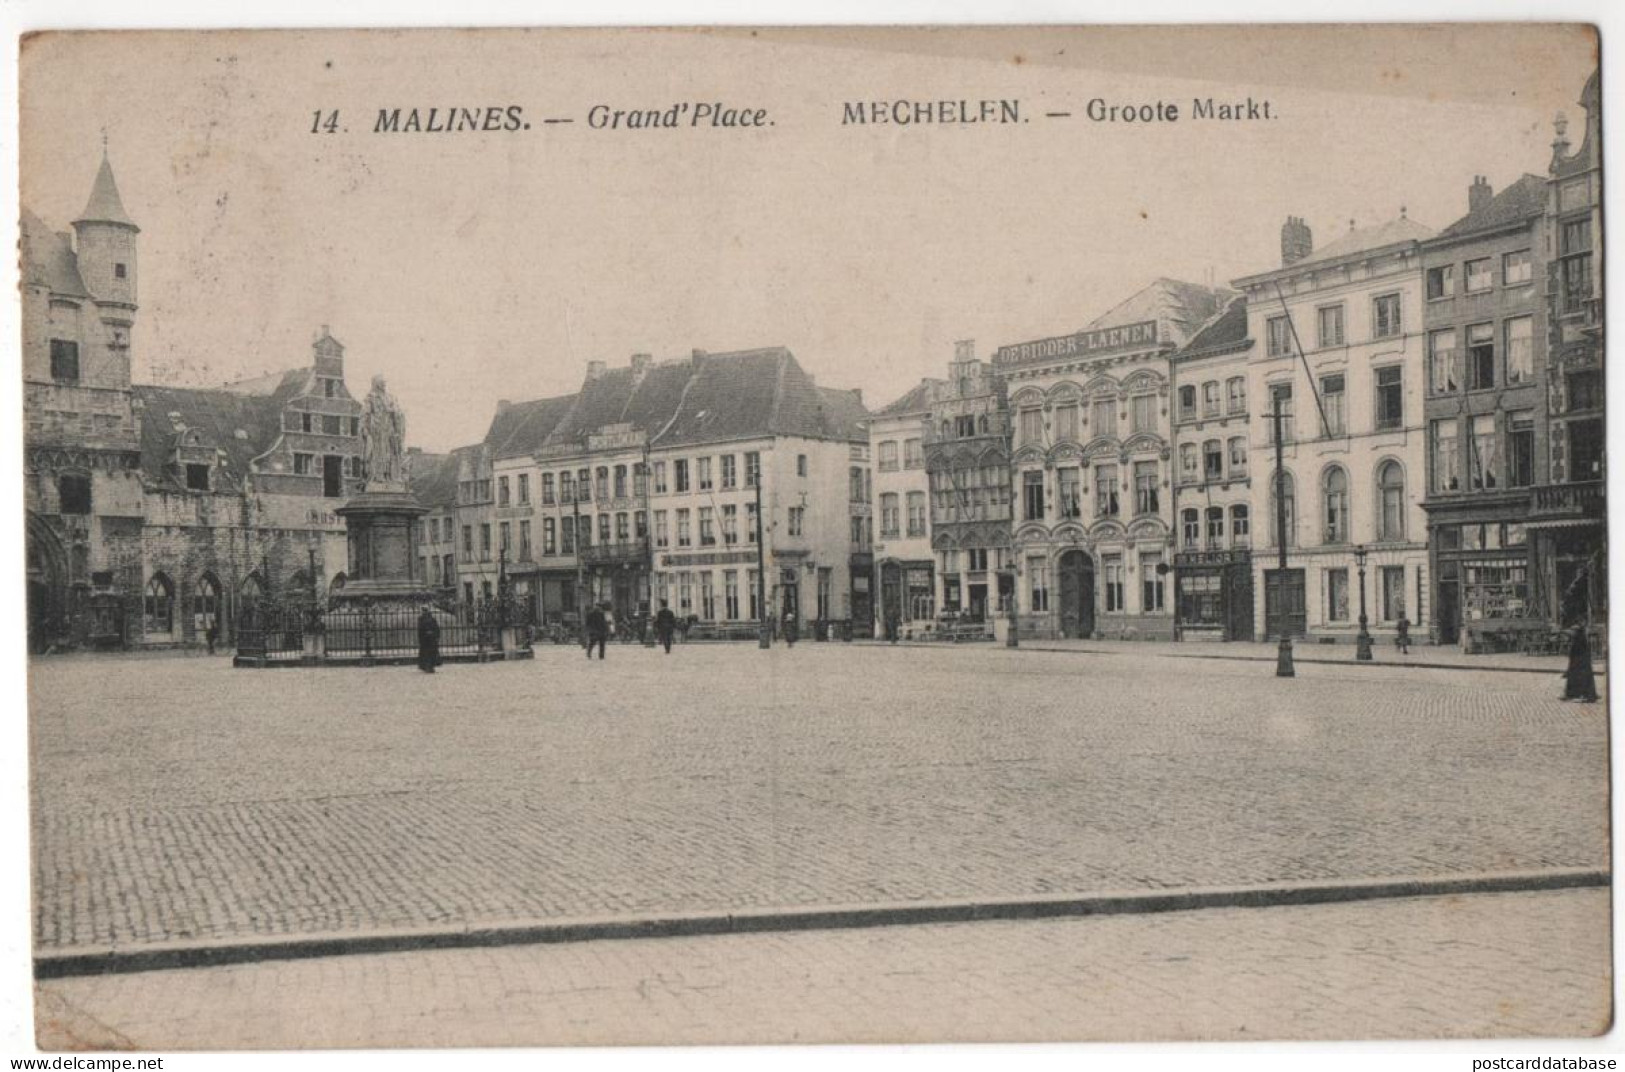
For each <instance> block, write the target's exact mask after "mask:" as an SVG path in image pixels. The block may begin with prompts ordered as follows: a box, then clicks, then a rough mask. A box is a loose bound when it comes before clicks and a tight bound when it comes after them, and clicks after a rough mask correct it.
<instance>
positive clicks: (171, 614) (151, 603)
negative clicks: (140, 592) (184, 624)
mask: <svg viewBox="0 0 1625 1072" xmlns="http://www.w3.org/2000/svg"><path fill="white" fill-rule="evenodd" d="M141 609H142V618H143V620H142V629H143V631H144V632H146V633H148V634H149V635H152V634H156V635H163V634H167V633H172V632H174V630H175V586H174V585H173V584H171V583H170V581H169V578H168V577H167V576H166V575H164V574H162V573H154V574H153V575H152V580H150V581H148V582H147V592H146V598H145V599H144V600H143V602H142V608H141Z"/></svg>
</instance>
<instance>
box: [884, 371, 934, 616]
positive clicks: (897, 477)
mask: <svg viewBox="0 0 1625 1072" xmlns="http://www.w3.org/2000/svg"><path fill="white" fill-rule="evenodd" d="M947 389H948V382H947V381H946V380H937V379H923V380H921V381H920V382H919V383H918V384H917V385H916V386H915V387H914V388H913V389H911V390H910V391H908V393H906V394H904V395H903V396H902V397H901V398H899V399H897V400H896V401H895V402H893V403H891V404H890V405H888V406H884V407H882V408H881V409H879V410H877V411H876V412H875V413H874V414H873V416H871V417H870V419H869V459H870V462H871V464H872V466H873V469H874V489H873V495H872V496H871V498H872V501H873V504H874V530H875V575H876V578H877V583H878V585H879V599H878V601H877V604H876V608H875V625H876V631H875V632H876V635H877V636H885V635H886V625H887V623H888V622H895V623H896V626H897V631H898V635H899V636H900V637H902V636H913V635H914V633H915V632H916V631H917V630H920V629H923V628H924V627H925V625H926V624H927V623H930V622H932V621H933V620H934V619H935V618H936V605H937V599H936V560H935V557H934V555H933V552H932V546H931V507H930V501H931V482H930V476H929V474H928V472H927V471H926V465H925V439H926V433H927V431H928V429H929V426H930V424H931V409H932V405H933V404H934V403H935V402H936V401H937V400H939V399H940V398H942V397H943V395H944V393H945V392H946V391H947Z"/></svg>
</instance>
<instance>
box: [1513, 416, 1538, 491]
mask: <svg viewBox="0 0 1625 1072" xmlns="http://www.w3.org/2000/svg"><path fill="white" fill-rule="evenodd" d="M1507 427H1508V429H1509V432H1508V434H1507V484H1508V485H1510V486H1511V487H1514V488H1527V487H1529V486H1530V485H1531V484H1533V483H1534V482H1535V415H1534V413H1533V412H1532V411H1530V410H1524V411H1522V412H1519V413H1509V414H1507Z"/></svg>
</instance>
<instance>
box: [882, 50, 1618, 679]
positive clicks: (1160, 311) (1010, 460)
mask: <svg viewBox="0 0 1625 1072" xmlns="http://www.w3.org/2000/svg"><path fill="white" fill-rule="evenodd" d="M1581 104H1582V106H1583V107H1584V109H1585V112H1586V124H1585V134H1584V138H1583V141H1582V142H1581V144H1580V146H1579V147H1578V149H1574V148H1573V146H1572V145H1571V143H1570V142H1569V141H1568V140H1567V138H1566V134H1565V130H1564V127H1563V125H1562V123H1561V121H1560V122H1559V130H1558V137H1557V140H1556V141H1555V142H1554V144H1553V155H1552V161H1551V166H1550V169H1549V175H1548V176H1547V177H1545V178H1542V177H1538V176H1533V175H1525V176H1522V177H1520V178H1519V179H1518V180H1517V181H1516V182H1514V183H1512V184H1511V185H1509V186H1508V187H1506V188H1505V189H1504V190H1502V191H1501V192H1500V193H1496V192H1495V191H1494V190H1493V189H1492V188H1491V186H1490V184H1489V183H1488V181H1487V179H1485V178H1483V177H1475V178H1474V181H1473V183H1472V185H1471V186H1470V188H1469V190H1468V197H1467V212H1466V214H1465V215H1464V216H1462V217H1461V218H1460V219H1459V220H1457V221H1455V222H1454V223H1452V224H1451V225H1449V226H1448V227H1446V228H1444V229H1443V230H1441V231H1439V232H1437V233H1435V232H1434V231H1432V230H1430V229H1429V228H1427V227H1424V226H1422V225H1421V224H1418V223H1416V222H1415V221H1413V220H1410V219H1408V218H1406V216H1405V213H1404V212H1403V211H1402V212H1401V214H1400V217H1399V218H1398V219H1395V220H1391V221H1389V222H1387V223H1383V224H1380V225H1377V226H1374V227H1366V228H1355V227H1354V226H1353V224H1352V223H1351V224H1350V229H1349V231H1348V232H1347V233H1346V234H1343V235H1341V236H1339V237H1338V238H1336V239H1335V240H1333V241H1331V242H1329V243H1327V244H1325V245H1324V246H1322V247H1320V248H1318V249H1317V248H1316V247H1315V245H1314V239H1313V235H1312V233H1311V231H1310V228H1309V226H1308V225H1307V224H1306V223H1305V222H1304V221H1303V220H1301V219H1299V218H1296V217H1291V218H1288V220H1287V222H1286V224H1285V225H1284V226H1283V227H1282V230H1281V263H1280V265H1279V266H1278V267H1276V268H1272V269H1270V270H1268V271H1263V272H1258V273H1254V274H1251V275H1248V276H1246V277H1243V278H1241V279H1238V280H1236V281H1235V282H1234V284H1233V286H1234V288H1235V289H1234V290H1225V289H1221V288H1214V287H1204V286H1198V285H1195V284H1190V283H1181V282H1178V281H1175V280H1168V279H1163V280H1158V281H1157V282H1155V283H1153V284H1152V285H1151V286H1150V287H1148V288H1146V289H1145V290H1143V291H1141V292H1140V293H1138V294H1136V295H1135V296H1134V297H1132V298H1130V299H1129V300H1128V301H1127V302H1124V303H1123V304H1122V305H1119V306H1118V307H1116V308H1114V309H1113V310H1111V311H1110V312H1108V313H1106V314H1105V315H1103V316H1101V317H1099V318H1097V319H1096V320H1095V321H1093V322H1092V323H1090V324H1089V325H1088V326H1086V327H1085V328H1084V329H1082V330H1080V331H1077V332H1075V333H1073V334H1070V335H1062V336H1056V337H1050V338H1043V339H1037V340H1034V341H1030V342H1023V343H1018V344H1014V345H1010V346H1004V347H1001V348H999V350H998V351H997V352H996V353H995V354H994V356H993V358H992V360H991V361H989V362H982V361H978V360H977V359H976V357H975V353H974V346H973V345H972V344H970V343H968V342H964V343H960V344H958V348H957V350H956V353H955V355H954V360H953V361H952V362H951V363H950V365H949V369H948V373H949V374H948V377H947V378H946V379H927V380H922V381H921V382H920V384H919V385H918V386H917V387H915V388H914V389H913V390H911V391H909V392H908V393H907V394H905V395H904V396H903V397H902V398H900V399H898V400H897V401H896V402H894V403H892V404H891V405H889V406H886V407H884V408H883V409H881V410H880V411H878V412H877V413H876V414H875V416H874V418H873V420H872V421H871V425H870V442H871V448H872V450H873V453H874V456H875V458H876V478H875V489H876V495H877V498H876V511H877V515H878V517H879V519H880V522H879V533H878V537H877V543H876V548H875V550H876V570H877V573H878V576H879V590H880V596H881V599H880V604H879V608H878V610H877V615H878V616H879V618H880V619H881V620H882V621H885V620H888V619H895V620H896V621H898V622H899V623H900V625H901V627H902V629H903V631H904V632H909V631H911V630H923V629H926V628H931V627H935V625H936V624H937V623H939V622H940V621H942V620H944V619H948V618H955V619H962V618H966V617H969V618H972V619H980V620H994V619H998V620H999V621H1002V622H1004V623H1006V624H1005V626H1004V627H1008V622H1009V621H1014V623H1015V625H1016V627H1017V628H1018V629H1019V630H1020V631H1021V632H1022V633H1023V634H1032V635H1059V636H1090V635H1112V636H1130V635H1133V636H1143V637H1171V636H1178V637H1181V638H1186V639H1204V638H1210V639H1247V638H1266V637H1276V636H1279V635H1281V634H1282V633H1286V634H1289V635H1296V636H1313V637H1316V638H1322V639H1327V640H1340V639H1352V638H1353V637H1354V635H1355V634H1356V632H1357V631H1358V629H1359V627H1360V618H1361V616H1362V614H1363V615H1364V616H1365V617H1366V618H1367V619H1368V624H1369V626H1370V628H1371V630H1372V632H1373V633H1375V634H1377V635H1379V636H1380V635H1393V634H1396V633H1397V632H1398V631H1399V630H1400V628H1401V627H1402V623H1405V627H1407V628H1410V629H1412V630H1414V635H1416V636H1418V637H1426V638H1431V639H1432V640H1434V641H1436V642H1439V643H1446V644H1457V643H1461V644H1465V645H1468V646H1470V647H1473V648H1479V647H1486V646H1509V645H1513V644H1516V643H1517V642H1518V636H1519V634H1523V633H1528V632H1536V633H1542V632H1545V631H1548V630H1550V629H1551V628H1552V627H1553V626H1558V625H1565V624H1569V623H1572V622H1574V621H1589V622H1593V623H1600V622H1602V621H1603V620H1605V600H1606V574H1605V562H1604V534H1605V524H1604V517H1605V510H1604V494H1603V445H1604V427H1603V417H1602V405H1603V398H1604V375H1603V363H1602V334H1603V332H1602V307H1601V280H1600V273H1599V272H1598V270H1597V268H1596V265H1597V264H1598V263H1600V261H1599V258H1600V236H1601V230H1600V219H1599V216H1598V213H1599V211H1600V198H1601V191H1600V180H1599V174H1600V173H1599V166H1600V149H1601V143H1600V107H1599V105H1600V100H1599V97H1598V89H1597V80H1596V78H1595V77H1593V78H1592V80H1591V81H1590V83H1588V85H1587V87H1586V89H1585V92H1584V94H1583V96H1582V99H1581ZM1571 150H1572V151H1571ZM1277 412H1279V414H1280V417H1281V426H1282V427H1281V436H1280V440H1281V441H1280V442H1279V443H1277V442H1276V434H1275V414H1276V413H1277ZM1278 459H1279V463H1278ZM1283 543H1284V545H1285V547H1284V550H1285V553H1284V555H1283V553H1282V550H1283V548H1282V544H1283Z"/></svg>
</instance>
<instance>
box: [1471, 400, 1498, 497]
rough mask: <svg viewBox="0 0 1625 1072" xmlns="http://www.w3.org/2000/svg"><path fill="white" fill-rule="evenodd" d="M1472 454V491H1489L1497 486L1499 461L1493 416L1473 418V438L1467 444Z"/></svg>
mask: <svg viewBox="0 0 1625 1072" xmlns="http://www.w3.org/2000/svg"><path fill="white" fill-rule="evenodd" d="M1468 446H1469V447H1470V448H1471V454H1472V458H1471V460H1472V466H1473V468H1472V479H1473V490H1474V491H1491V490H1493V489H1495V488H1496V487H1497V486H1498V484H1497V474H1498V473H1499V472H1500V468H1501V460H1500V459H1499V458H1498V457H1496V450H1495V446H1496V443H1495V415H1494V414H1493V413H1481V414H1479V415H1477V416H1475V417H1474V418H1473V438H1472V441H1471V442H1470V443H1469V444H1468Z"/></svg>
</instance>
